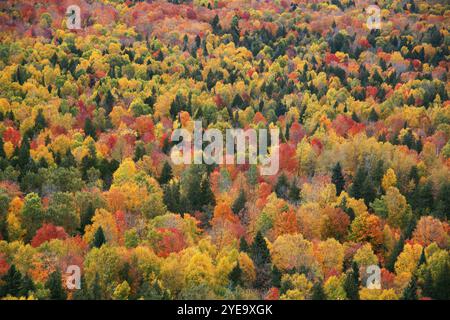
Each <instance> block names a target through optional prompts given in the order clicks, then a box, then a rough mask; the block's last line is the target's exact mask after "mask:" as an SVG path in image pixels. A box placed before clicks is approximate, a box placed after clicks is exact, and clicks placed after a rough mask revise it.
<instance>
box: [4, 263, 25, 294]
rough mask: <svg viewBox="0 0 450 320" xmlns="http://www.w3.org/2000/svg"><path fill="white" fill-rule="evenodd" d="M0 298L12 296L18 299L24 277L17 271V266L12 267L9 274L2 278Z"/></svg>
mask: <svg viewBox="0 0 450 320" xmlns="http://www.w3.org/2000/svg"><path fill="white" fill-rule="evenodd" d="M0 283H1V284H2V285H1V286H0V297H5V296H7V295H11V296H13V297H17V296H19V294H20V289H21V285H22V275H21V273H20V272H19V271H18V270H17V269H16V266H15V265H11V267H10V268H9V270H8V272H6V274H5V275H4V276H3V277H2V278H1V281H0Z"/></svg>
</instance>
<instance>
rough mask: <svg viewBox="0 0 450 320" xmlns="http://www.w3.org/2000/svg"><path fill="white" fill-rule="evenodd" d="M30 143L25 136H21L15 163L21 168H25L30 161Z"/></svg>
mask: <svg viewBox="0 0 450 320" xmlns="http://www.w3.org/2000/svg"><path fill="white" fill-rule="evenodd" d="M30 159H31V157H30V143H29V141H28V139H27V138H25V137H24V138H23V140H22V144H21V145H20V149H19V154H18V160H17V164H18V165H19V167H20V168H21V169H25V168H26V166H27V165H28V163H29V162H30Z"/></svg>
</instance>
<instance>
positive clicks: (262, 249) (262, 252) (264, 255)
mask: <svg viewBox="0 0 450 320" xmlns="http://www.w3.org/2000/svg"><path fill="white" fill-rule="evenodd" d="M250 254H251V258H252V259H253V262H254V263H255V264H256V265H258V266H261V265H264V264H266V263H270V262H271V258H270V252H269V248H267V243H266V240H265V239H264V237H263V236H262V234H261V231H258V232H257V233H256V236H255V239H254V240H253V243H252V246H251V248H250Z"/></svg>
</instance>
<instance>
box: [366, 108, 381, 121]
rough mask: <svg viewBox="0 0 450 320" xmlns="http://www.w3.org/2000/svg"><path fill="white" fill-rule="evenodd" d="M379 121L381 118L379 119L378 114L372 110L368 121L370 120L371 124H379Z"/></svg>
mask: <svg viewBox="0 0 450 320" xmlns="http://www.w3.org/2000/svg"><path fill="white" fill-rule="evenodd" d="M378 119H379V117H378V114H377V112H376V111H375V109H374V108H372V109H371V110H370V113H369V118H368V120H369V121H370V122H377V121H378Z"/></svg>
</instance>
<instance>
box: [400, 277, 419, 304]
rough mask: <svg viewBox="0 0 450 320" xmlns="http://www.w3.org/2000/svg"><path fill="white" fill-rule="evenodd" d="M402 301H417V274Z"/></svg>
mask: <svg viewBox="0 0 450 320" xmlns="http://www.w3.org/2000/svg"><path fill="white" fill-rule="evenodd" d="M402 300H417V276H416V275H415V274H414V275H413V276H412V277H411V280H410V281H409V283H408V286H407V287H406V288H405V290H404V291H403V295H402Z"/></svg>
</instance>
